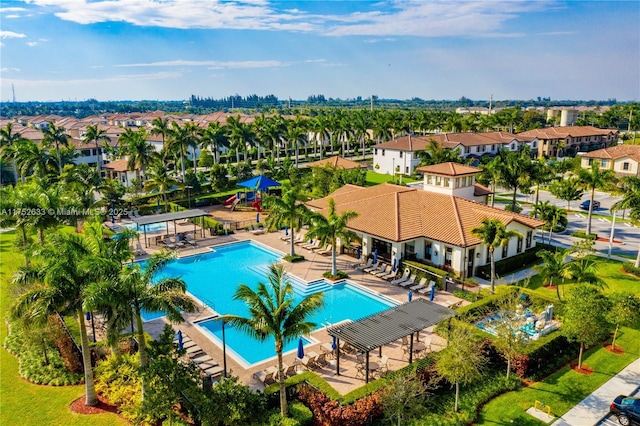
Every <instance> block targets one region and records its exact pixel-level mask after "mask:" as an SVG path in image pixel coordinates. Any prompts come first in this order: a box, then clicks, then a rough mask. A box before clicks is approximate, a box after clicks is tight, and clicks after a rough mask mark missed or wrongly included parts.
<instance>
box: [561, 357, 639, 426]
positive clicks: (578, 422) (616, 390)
mask: <svg viewBox="0 0 640 426" xmlns="http://www.w3.org/2000/svg"><path fill="white" fill-rule="evenodd" d="M638 386H640V358H639V359H636V360H635V361H633V362H632V363H631V364H629V365H628V366H627V367H626V368H625V369H624V370H622V371H621V372H620V373H618V374H617V375H615V376H614V377H613V378H612V379H610V380H609V381H608V382H606V383H605V384H603V385H602V386H600V387H599V388H598V389H597V390H596V391H595V392H593V393H592V394H591V395H589V396H588V397H586V398H585V399H583V400H582V401H581V402H580V403H578V405H576V406H575V407H573V408H572V409H571V410H569V411H567V412H566V413H565V415H564V416H562V417H560V418H559V419H558V420H556V421H555V422H554V423H553V425H554V426H592V425H595V424H597V423H598V422H599V421H600V420H602V418H603V417H605V416H606V415H607V414H609V406H610V405H611V402H612V401H613V399H614V398H615V397H616V396H618V395H629V394H631V393H633V392H634V391H635V390H636V388H638Z"/></svg>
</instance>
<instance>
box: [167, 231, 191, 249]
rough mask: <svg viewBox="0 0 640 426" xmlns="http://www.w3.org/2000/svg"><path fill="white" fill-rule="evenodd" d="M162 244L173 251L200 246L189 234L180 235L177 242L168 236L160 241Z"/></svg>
mask: <svg viewBox="0 0 640 426" xmlns="http://www.w3.org/2000/svg"><path fill="white" fill-rule="evenodd" d="M160 244H164V246H165V247H167V248H168V249H171V250H173V249H176V248H179V247H186V246H188V245H189V246H192V247H195V246H197V245H198V243H197V242H196V240H194V239H193V238H192V237H191V235H189V234H178V235H176V238H175V241H174V240H172V239H171V237H169V236H168V235H167V236H165V237H164V240H160Z"/></svg>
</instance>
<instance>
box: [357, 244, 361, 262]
mask: <svg viewBox="0 0 640 426" xmlns="http://www.w3.org/2000/svg"><path fill="white" fill-rule="evenodd" d="M361 256H362V247H360V246H358V248H357V249H356V258H357V259H358V260H360V257H361Z"/></svg>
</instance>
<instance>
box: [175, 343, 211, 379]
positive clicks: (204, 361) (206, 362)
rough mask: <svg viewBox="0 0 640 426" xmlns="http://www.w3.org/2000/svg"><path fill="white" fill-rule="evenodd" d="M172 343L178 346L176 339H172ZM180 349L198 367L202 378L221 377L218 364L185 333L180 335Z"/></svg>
mask: <svg viewBox="0 0 640 426" xmlns="http://www.w3.org/2000/svg"><path fill="white" fill-rule="evenodd" d="M174 343H175V344H178V338H175V339H174ZM182 349H184V350H185V351H186V355H187V357H188V358H189V360H190V361H191V362H193V363H194V364H195V365H197V366H198V367H200V370H202V374H203V375H204V376H207V377H217V376H220V375H222V373H223V368H222V367H221V366H220V364H218V363H217V362H216V361H214V360H213V358H211V356H210V355H209V354H207V353H206V352H205V351H203V350H202V348H200V346H198V345H197V344H196V343H195V342H194V341H193V340H191V338H190V337H189V336H187V334H186V333H182Z"/></svg>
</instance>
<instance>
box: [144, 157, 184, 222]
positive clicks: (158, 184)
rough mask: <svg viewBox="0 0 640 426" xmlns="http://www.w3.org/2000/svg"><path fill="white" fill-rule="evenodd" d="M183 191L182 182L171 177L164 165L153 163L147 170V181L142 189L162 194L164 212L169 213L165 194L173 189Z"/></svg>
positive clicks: (167, 198)
mask: <svg viewBox="0 0 640 426" xmlns="http://www.w3.org/2000/svg"><path fill="white" fill-rule="evenodd" d="M176 187H177V188H178V189H183V188H184V185H183V184H182V182H180V181H179V180H177V179H176V178H174V177H173V176H171V174H170V172H169V170H167V167H166V166H165V165H164V164H161V163H155V164H153V165H152V166H151V169H150V170H149V176H148V179H147V180H146V181H145V183H144V188H145V189H146V190H147V191H158V192H159V193H161V194H162V200H163V201H164V209H165V211H167V212H168V211H169V197H168V196H167V194H168V193H169V191H171V190H173V189H175V188H176Z"/></svg>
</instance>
